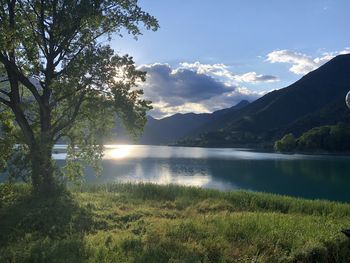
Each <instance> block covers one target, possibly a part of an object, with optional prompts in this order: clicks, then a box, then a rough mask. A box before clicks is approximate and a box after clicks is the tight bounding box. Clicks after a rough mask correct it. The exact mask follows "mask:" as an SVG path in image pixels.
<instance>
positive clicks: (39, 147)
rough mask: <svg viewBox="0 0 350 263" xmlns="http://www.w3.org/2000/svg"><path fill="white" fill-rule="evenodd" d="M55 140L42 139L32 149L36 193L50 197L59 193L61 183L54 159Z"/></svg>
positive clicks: (33, 178)
mask: <svg viewBox="0 0 350 263" xmlns="http://www.w3.org/2000/svg"><path fill="white" fill-rule="evenodd" d="M52 149H53V142H52V141H50V140H48V139H47V140H41V141H40V142H37V143H36V144H35V146H34V147H33V148H32V149H31V151H30V154H31V167H32V185H33V190H34V193H35V194H38V195H39V196H43V197H48V196H53V195H55V194H57V193H58V189H59V185H58V183H57V179H56V178H55V174H54V166H53V160H52Z"/></svg>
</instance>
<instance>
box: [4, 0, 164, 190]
mask: <svg viewBox="0 0 350 263" xmlns="http://www.w3.org/2000/svg"><path fill="white" fill-rule="evenodd" d="M142 28H145V29H148V30H153V31H155V30H157V29H158V22H157V20H156V19H155V18H154V17H153V16H151V15H150V14H148V13H147V12H144V11H143V10H142V9H141V8H140V7H139V6H138V3H137V0H79V1H76V0H0V32H1V34H0V72H2V73H3V74H1V73H0V75H3V76H7V81H6V82H5V80H4V78H2V83H1V85H0V112H1V114H2V118H0V121H1V127H2V129H1V131H0V143H1V148H2V149H4V151H2V152H1V153H0V155H2V156H1V158H2V160H3V162H2V163H4V160H5V161H6V162H7V163H8V162H9V158H10V157H11V158H12V157H13V156H15V155H19V156H25V157H26V158H22V159H26V160H29V161H28V162H26V163H24V168H26V169H29V171H30V173H29V174H30V180H31V183H32V186H33V190H34V192H35V193H37V194H40V195H51V194H53V193H54V192H55V191H56V190H57V185H58V180H59V178H60V177H59V173H58V172H55V166H54V163H53V161H52V157H51V156H52V150H53V146H54V144H55V143H56V142H58V141H59V140H62V139H64V140H65V141H66V142H67V143H68V145H69V146H68V150H67V151H68V159H67V166H66V169H65V173H66V174H67V175H71V176H72V175H73V176H77V175H79V176H80V175H81V173H82V169H81V163H80V162H77V160H80V161H85V162H87V163H90V164H92V165H93V166H94V167H95V168H96V170H98V167H99V166H98V162H97V161H98V160H100V159H101V158H102V151H103V138H104V136H105V135H106V134H108V131H109V130H110V128H111V127H112V125H113V120H115V117H116V116H115V115H117V116H119V117H120V119H122V120H123V123H124V125H125V126H126V127H127V128H128V129H129V130H130V132H131V133H132V134H133V135H137V134H138V133H139V132H140V130H141V129H142V128H143V126H144V124H145V121H146V118H145V116H146V111H147V110H149V109H150V108H151V107H150V102H149V101H146V100H144V99H142V97H141V95H142V90H138V89H137V86H138V83H140V82H141V81H144V80H145V72H141V71H138V70H137V68H136V67H135V65H134V61H133V59H132V57H129V56H128V55H125V56H118V55H116V54H115V53H114V51H113V50H112V49H111V47H110V46H108V44H106V43H108V40H110V39H111V36H112V34H118V35H120V36H122V34H124V33H127V34H131V35H133V36H135V38H136V37H137V36H139V35H141V30H142ZM9 144H10V145H9ZM7 166H8V164H7Z"/></svg>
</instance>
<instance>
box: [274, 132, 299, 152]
mask: <svg viewBox="0 0 350 263" xmlns="http://www.w3.org/2000/svg"><path fill="white" fill-rule="evenodd" d="M295 147H296V140H295V137H294V135H293V134H291V133H288V134H286V135H284V136H283V138H282V139H281V140H278V141H276V142H275V145H274V149H275V151H278V152H291V151H293V150H295Z"/></svg>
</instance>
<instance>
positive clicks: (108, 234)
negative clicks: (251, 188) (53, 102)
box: [0, 184, 350, 262]
mask: <svg viewBox="0 0 350 263" xmlns="http://www.w3.org/2000/svg"><path fill="white" fill-rule="evenodd" d="M0 202H1V203H0V218H1V220H0V229H1V236H0V262H349V260H350V242H349V241H348V239H347V238H346V237H345V236H344V235H343V234H342V233H340V230H341V229H343V228H346V227H349V226H350V205H347V204H340V203H334V202H328V201H309V200H303V199H295V198H290V197H283V196H277V195H271V194H260V193H250V192H218V191H214V190H203V189H198V188H187V187H180V186H174V185H169V186H156V185H149V184H146V185H143V184H141V185H132V184H114V185H104V186H89V187H88V186H85V187H81V188H75V189H72V191H71V192H69V193H67V194H66V195H63V196H61V197H59V198H53V199H47V200H41V199H36V198H34V197H32V196H31V195H30V191H29V188H28V187H26V186H22V185H8V184H2V185H0Z"/></svg>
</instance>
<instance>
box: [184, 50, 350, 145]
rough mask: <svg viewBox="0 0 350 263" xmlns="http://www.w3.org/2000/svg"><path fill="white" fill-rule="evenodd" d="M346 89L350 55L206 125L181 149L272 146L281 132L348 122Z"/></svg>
mask: <svg viewBox="0 0 350 263" xmlns="http://www.w3.org/2000/svg"><path fill="white" fill-rule="evenodd" d="M349 90H350V54H347V55H340V56H337V57H335V58H334V59H332V60H330V61H329V62H328V63H326V64H324V65H323V66H321V67H320V68H318V69H316V70H314V71H313V72H310V73H309V74H307V75H305V76H304V77H302V78H301V79H300V80H298V81H297V82H295V83H294V84H292V85H290V86H288V87H286V88H283V89H280V90H275V91H272V92H270V93H268V94H266V95H265V96H263V97H261V98H260V99H258V100H256V101H254V102H252V103H250V104H249V105H247V106H246V107H243V108H242V109H240V110H237V111H234V112H232V113H231V114H226V115H225V116H223V117H222V118H221V119H220V122H217V121H215V120H214V122H212V123H210V122H208V123H206V124H205V125H204V126H203V127H202V129H203V133H202V134H200V135H199V136H192V139H187V140H183V141H181V142H180V144H185V145H201V146H242V145H249V144H251V145H258V144H260V145H261V144H271V143H272V142H273V141H274V140H276V139H279V138H280V137H281V136H283V135H284V134H286V133H293V134H295V135H297V136H298V135H300V134H301V133H303V132H305V131H307V130H309V129H310V128H313V127H315V126H321V125H332V124H336V123H337V122H345V123H349V122H350V111H349V110H348V109H347V107H346V104H345V96H346V94H347V92H348V91H349Z"/></svg>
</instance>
